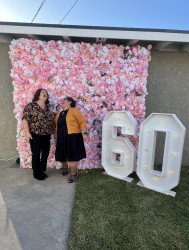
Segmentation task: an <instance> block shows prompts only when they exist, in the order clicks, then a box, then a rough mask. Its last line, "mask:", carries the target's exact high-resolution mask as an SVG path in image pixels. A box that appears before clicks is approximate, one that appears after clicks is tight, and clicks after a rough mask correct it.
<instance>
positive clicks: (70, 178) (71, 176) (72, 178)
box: [68, 174, 78, 183]
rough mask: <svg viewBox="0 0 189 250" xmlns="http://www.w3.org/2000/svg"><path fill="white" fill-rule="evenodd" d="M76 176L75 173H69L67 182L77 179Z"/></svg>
mask: <svg viewBox="0 0 189 250" xmlns="http://www.w3.org/2000/svg"><path fill="white" fill-rule="evenodd" d="M77 178H78V176H77V174H76V175H72V174H70V177H69V179H68V182H69V183H73V182H75V181H77Z"/></svg>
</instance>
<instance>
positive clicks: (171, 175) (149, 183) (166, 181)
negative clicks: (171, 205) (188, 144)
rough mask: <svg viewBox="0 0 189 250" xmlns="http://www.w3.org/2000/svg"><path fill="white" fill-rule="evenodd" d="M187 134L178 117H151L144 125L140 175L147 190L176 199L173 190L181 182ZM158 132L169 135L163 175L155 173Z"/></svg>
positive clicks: (170, 115)
mask: <svg viewBox="0 0 189 250" xmlns="http://www.w3.org/2000/svg"><path fill="white" fill-rule="evenodd" d="M185 130H186V129H185V127H184V126H183V124H182V123H181V121H180V120H179V119H178V118H177V116H176V115H174V114H151V115H150V116H149V117H148V118H147V119H146V120H144V121H143V122H142V124H141V126H140V138H139V150H138V163H137V175H138V176H139V178H140V180H141V183H142V185H144V186H145V187H146V188H149V189H152V190H155V191H158V192H161V193H166V194H169V195H172V196H175V194H176V193H175V192H173V191H171V189H172V188H174V187H176V186H177V185H178V183H179V179H180V168H181V161H182V152H183V145H184V137H185ZM157 131H161V132H166V137H165V148H164V155H163V164H162V171H156V170H154V157H155V147H156V135H157ZM139 185H140V184H139Z"/></svg>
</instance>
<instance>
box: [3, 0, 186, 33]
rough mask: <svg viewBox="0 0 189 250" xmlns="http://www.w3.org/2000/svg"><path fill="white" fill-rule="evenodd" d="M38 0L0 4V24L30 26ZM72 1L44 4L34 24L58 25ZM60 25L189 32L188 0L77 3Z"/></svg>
mask: <svg viewBox="0 0 189 250" xmlns="http://www.w3.org/2000/svg"><path fill="white" fill-rule="evenodd" d="M41 2H42V0H0V21H5V22H25V23H31V21H32V19H33V17H34V16H35V14H36V12H37V10H38V8H39V6H40V4H41ZM74 2H75V0H46V2H45V4H44V5H43V7H42V9H41V10H40V12H39V14H38V15H37V17H36V19H35V20H34V23H47V24H59V23H60V21H61V19H62V18H63V17H64V15H65V14H66V13H67V12H68V11H69V9H70V8H71V7H72V5H73V4H74ZM62 24H70V25H89V26H109V27H125V28H155V29H175V30H189V0H134V1H133V0H129V1H128V0H93V1H92V0H78V2H77V3H76V5H75V6H74V8H73V9H72V10H71V12H70V13H69V14H68V15H67V16H66V18H65V19H64V20H63V22H62Z"/></svg>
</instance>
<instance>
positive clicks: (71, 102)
mask: <svg viewBox="0 0 189 250" xmlns="http://www.w3.org/2000/svg"><path fill="white" fill-rule="evenodd" d="M65 99H66V100H67V101H68V102H70V106H71V107H72V108H75V106H76V101H75V100H74V99H73V98H72V97H70V96H67V97H66V98H64V100H65Z"/></svg>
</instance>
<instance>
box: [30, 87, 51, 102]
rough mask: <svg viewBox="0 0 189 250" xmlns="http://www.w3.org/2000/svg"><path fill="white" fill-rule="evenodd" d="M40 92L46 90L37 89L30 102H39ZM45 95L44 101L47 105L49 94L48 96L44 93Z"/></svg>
mask: <svg viewBox="0 0 189 250" xmlns="http://www.w3.org/2000/svg"><path fill="white" fill-rule="evenodd" d="M42 90H45V91H46V89H38V90H37V91H36V92H35V94H34V97H33V100H32V102H37V101H38V100H39V96H40V94H41V91H42ZM46 93H47V100H46V101H45V104H46V105H47V104H49V94H48V92H47V91H46Z"/></svg>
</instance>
